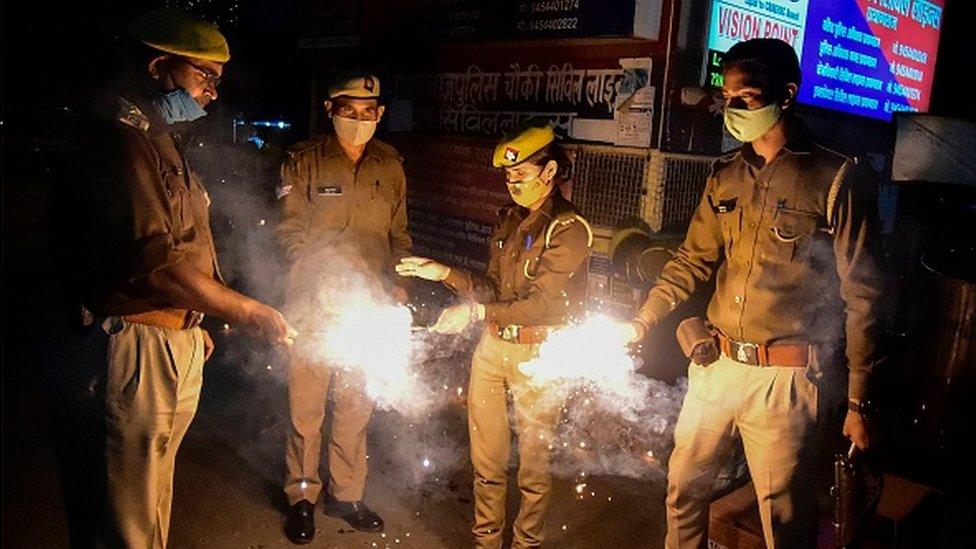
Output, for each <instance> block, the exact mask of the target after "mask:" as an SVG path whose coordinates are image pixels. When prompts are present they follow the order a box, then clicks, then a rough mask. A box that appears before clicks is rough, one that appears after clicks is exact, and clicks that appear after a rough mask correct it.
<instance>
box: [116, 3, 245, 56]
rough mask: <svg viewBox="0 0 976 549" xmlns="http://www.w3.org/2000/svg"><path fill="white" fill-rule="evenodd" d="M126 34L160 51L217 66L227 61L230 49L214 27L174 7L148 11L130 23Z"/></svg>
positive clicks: (215, 26)
mask: <svg viewBox="0 0 976 549" xmlns="http://www.w3.org/2000/svg"><path fill="white" fill-rule="evenodd" d="M128 30H129V34H131V35H132V37H133V38H135V39H136V40H139V41H140V42H142V43H143V44H145V45H147V46H149V47H151V48H155V49H157V50H159V51H162V52H166V53H172V54H174V55H182V56H184V57H195V58H197V59H205V60H207V61H215V62H217V63H226V62H227V61H228V60H230V46H228V45H227V39H226V38H224V35H223V34H221V32H220V30H219V29H217V25H214V24H213V23H209V22H207V21H204V20H203V19H199V18H197V17H194V16H193V15H190V14H189V13H187V12H185V11H183V10H179V9H176V8H158V9H154V10H151V11H147V12H146V13H143V14H142V15H140V16H138V17H136V18H135V19H133V20H132V21H130V22H129V25H128Z"/></svg>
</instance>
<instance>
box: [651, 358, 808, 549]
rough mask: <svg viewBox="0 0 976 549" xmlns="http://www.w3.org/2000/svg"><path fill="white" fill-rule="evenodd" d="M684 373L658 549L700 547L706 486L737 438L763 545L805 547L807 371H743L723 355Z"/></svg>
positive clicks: (704, 544) (704, 526) (753, 368)
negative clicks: (754, 499) (755, 502)
mask: <svg viewBox="0 0 976 549" xmlns="http://www.w3.org/2000/svg"><path fill="white" fill-rule="evenodd" d="M688 368H689V370H688V394H687V395H686V396H685V400H684V404H683V405H682V407H681V413H680V414H679V416H678V423H677V426H676V427H675V432H674V441H675V447H674V452H673V453H672V454H671V460H670V462H669V465H668V490H667V523H668V533H667V539H666V540H665V546H666V547H668V548H690V547H692V548H704V547H707V546H708V516H709V515H708V513H709V503H710V501H711V499H712V487H713V484H714V482H715V478H716V476H717V473H718V471H719V469H720V467H721V465H722V464H723V461H724V459H725V458H726V457H727V456H728V454H729V450H730V447H731V445H732V444H733V443H734V442H735V440H736V439H737V438H740V437H741V439H742V445H743V448H744V450H745V455H746V461H747V463H748V466H749V473H750V475H751V476H752V481H753V484H754V485H755V488H756V496H757V499H758V501H759V515H760V518H761V519H762V527H763V534H764V536H765V539H766V546H767V547H769V548H770V549H774V548H778V547H782V548H788V549H794V548H802V547H813V546H814V545H815V542H816V537H817V526H818V525H817V521H818V508H817V487H818V485H819V484H818V483H817V482H816V477H817V466H816V459H817V452H816V449H817V436H818V427H817V424H818V408H820V404H819V403H818V400H819V396H818V389H817V386H816V385H814V384H813V382H811V381H810V380H809V379H807V369H806V368H787V367H767V368H761V367H757V366H749V365H745V364H740V363H738V362H735V361H733V360H732V359H730V358H728V357H726V356H724V355H723V356H722V357H721V358H719V360H718V361H717V362H715V363H713V364H711V365H709V366H707V367H702V366H698V365H696V364H694V363H692V364H691V365H690V366H689V367H688Z"/></svg>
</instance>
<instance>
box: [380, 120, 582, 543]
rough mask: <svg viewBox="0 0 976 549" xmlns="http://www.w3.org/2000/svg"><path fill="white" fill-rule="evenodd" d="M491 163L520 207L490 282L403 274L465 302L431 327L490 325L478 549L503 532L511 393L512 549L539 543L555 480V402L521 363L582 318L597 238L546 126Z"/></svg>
mask: <svg viewBox="0 0 976 549" xmlns="http://www.w3.org/2000/svg"><path fill="white" fill-rule="evenodd" d="M493 164H494V166H495V167H496V168H503V169H504V170H505V174H506V180H507V187H508V191H509V193H510V194H511V196H512V199H513V200H514V201H515V204H513V205H510V206H507V207H505V208H503V209H502V210H501V211H500V212H499V219H498V223H497V225H496V226H495V230H494V232H493V234H492V236H491V239H490V246H491V248H490V251H489V261H488V269H487V272H486V273H485V275H477V274H475V273H470V272H465V271H462V270H459V269H455V268H451V267H448V266H446V265H442V264H440V263H437V262H434V261H431V260H430V259H427V258H420V257H408V258H404V259H403V260H401V262H400V264H399V265H398V266H397V272H398V273H399V274H400V275H401V276H412V277H419V278H424V279H427V280H436V281H443V282H444V283H445V284H446V285H447V286H449V287H450V288H452V289H453V290H454V291H455V292H457V293H458V295H459V296H461V297H462V298H464V300H465V302H464V303H462V304H459V305H454V306H452V307H449V308H447V309H445V310H444V311H443V312H442V313H441V315H440V318H439V319H438V321H437V323H436V324H435V325H434V326H433V327H432V328H431V329H432V330H433V331H437V332H442V333H458V332H461V331H462V330H464V329H465V328H466V327H467V326H468V325H469V324H470V323H472V322H475V321H480V320H483V321H485V330H484V334H483V335H482V337H481V340H480V343H479V344H478V347H477V349H476V350H475V351H474V356H473V358H472V364H471V379H470V386H469V395H468V429H469V434H470V439H471V461H472V464H473V466H474V477H475V478H474V499H475V524H474V527H473V528H472V531H473V532H474V535H475V542H476V546H477V547H501V544H502V530H503V528H504V526H505V491H506V484H507V474H506V468H507V465H508V459H509V452H510V444H511V435H510V432H509V422H508V415H507V404H506V390H507V391H510V392H511V395H512V400H513V404H514V411H515V416H516V418H515V419H516V431H517V433H518V437H519V462H520V465H519V470H518V486H519V490H520V491H521V496H522V497H521V505H520V509H519V514H518V517H517V518H516V519H515V525H514V538H513V545H512V546H513V547H537V546H539V544H540V543H541V542H542V538H543V530H544V524H545V517H546V512H547V508H548V503H549V490H550V487H551V477H550V473H549V444H550V442H551V440H552V431H553V428H554V425H555V422H556V420H557V412H558V403H546V402H544V401H543V399H542V398H541V397H542V396H543V390H542V388H541V387H539V386H535V385H533V384H531V383H530V379H529V378H528V377H527V376H526V375H525V374H524V373H522V372H521V371H520V370H519V365H520V364H522V363H524V362H526V361H528V360H531V359H532V358H534V357H535V356H536V355H537V353H538V349H539V344H540V343H542V341H543V340H544V339H545V337H546V335H547V334H548V333H549V332H550V331H551V330H552V329H554V328H557V327H559V326H562V325H565V324H566V323H568V322H570V321H571V320H573V319H574V318H576V317H578V316H580V315H581V313H582V311H583V308H584V303H583V302H584V299H585V292H586V269H587V258H588V256H589V252H590V247H591V246H592V243H593V235H592V232H591V230H590V227H589V225H588V224H587V222H586V220H584V219H583V218H582V217H581V216H580V215H579V214H578V213H577V212H576V210H575V208H574V207H573V205H572V204H571V203H570V202H569V201H568V200H566V199H565V198H564V197H563V195H562V193H561V192H560V191H559V190H558V185H559V184H561V183H565V182H567V181H568V179H569V173H570V168H571V166H570V163H569V161H568V159H567V157H566V154H565V153H564V152H563V150H562V148H561V147H560V145H559V144H558V143H557V142H556V138H555V134H554V133H553V130H552V127H551V126H549V125H540V124H535V123H531V124H528V125H526V126H524V127H522V128H521V129H520V130H517V131H516V132H514V133H513V134H511V135H509V136H506V137H505V138H503V139H502V140H501V142H500V143H499V144H498V145H497V147H496V148H495V152H494V156H493Z"/></svg>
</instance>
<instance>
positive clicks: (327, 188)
mask: <svg viewBox="0 0 976 549" xmlns="http://www.w3.org/2000/svg"><path fill="white" fill-rule="evenodd" d="M315 194H317V195H319V196H342V187H341V186H339V185H319V186H318V187H315Z"/></svg>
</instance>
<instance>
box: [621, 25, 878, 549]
mask: <svg viewBox="0 0 976 549" xmlns="http://www.w3.org/2000/svg"><path fill="white" fill-rule="evenodd" d="M722 69H723V76H724V86H723V88H722V91H723V94H724V95H725V99H726V108H725V125H726V128H727V129H728V131H729V133H731V134H732V135H733V136H734V137H735V138H737V139H739V140H741V141H743V142H744V144H743V146H742V148H741V149H739V150H737V151H735V152H734V153H732V154H729V155H727V156H725V157H722V158H720V159H719V160H718V161H717V162H716V163H715V165H714V166H713V168H712V172H711V174H710V175H709V177H708V181H707V184H706V187H705V192H704V196H703V197H702V200H701V203H700V205H699V207H698V209H697V211H696V212H695V214H694V217H693V218H692V221H691V226H690V227H689V229H688V235H687V237H686V238H685V241H684V243H683V244H682V245H681V247H680V248H679V250H678V252H677V254H676V255H675V258H674V259H672V260H671V261H670V262H669V263H668V264H667V265H666V266H665V267H664V269H663V271H662V273H661V275H660V277H659V278H658V282H657V283H656V284H655V286H654V287H653V288H652V289H651V290H650V292H649V294H648V297H647V301H646V302H645V303H644V305H643V307H641V309H640V312H639V313H638V315H637V318H636V319H635V320H634V321H633V322H632V323H631V324H630V325H629V326H627V327H626V328H625V329H626V330H627V331H629V332H630V337H631V339H634V340H637V339H641V338H642V337H643V335H644V332H645V331H646V329H647V328H649V327H650V326H652V325H654V324H656V323H658V322H659V321H660V320H661V319H662V318H663V317H664V316H665V315H667V314H669V313H670V312H671V311H673V310H674V309H675V308H676V307H677V306H678V305H679V304H680V303H681V302H683V301H684V300H686V299H687V298H688V296H689V295H691V293H692V292H693V291H694V290H695V288H696V287H698V285H699V284H700V283H702V282H705V281H707V280H708V279H709V278H710V277H711V276H712V275H713V274H714V276H715V277H716V282H715V286H716V287H715V294H714V296H713V297H712V300H711V303H710V304H709V307H708V319H709V320H710V321H711V324H712V325H713V326H714V327H715V329H716V330H717V332H718V334H717V337H716V342H717V344H718V347H719V348H720V349H721V356H720V357H719V358H718V359H717V360H715V361H714V362H712V363H711V364H696V363H695V362H692V363H691V364H690V365H689V367H688V368H689V370H688V394H687V396H686V397H685V401H684V404H683V406H682V409H681V414H680V416H679V418H678V423H677V425H676V427H675V433H674V438H675V448H674V451H673V452H672V454H671V458H670V462H669V467H668V495H667V521H668V533H667V540H666V546H667V547H669V548H675V547H682V548H684V547H706V546H707V542H708V531H707V528H708V508H709V503H710V501H711V498H712V486H713V484H714V481H715V478H716V474H717V473H718V470H719V469H720V467H721V465H722V460H723V458H724V457H725V456H726V455H728V454H727V451H728V450H729V448H730V446H731V445H732V444H733V443H735V442H736V440H737V439H741V441H742V444H743V446H744V449H745V455H746V460H747V462H748V465H749V471H750V473H751V476H752V480H753V484H754V486H755V489H756V495H757V497H758V500H759V512H760V517H761V519H762V526H763V532H764V535H765V541H766V546H767V547H770V548H773V547H790V548H793V547H813V546H814V544H815V542H816V537H817V492H818V489H819V485H818V483H817V482H816V480H815V478H816V473H817V467H816V465H817V458H818V456H821V455H830V451H829V448H824V447H821V446H820V444H819V441H818V436H820V435H821V432H822V430H823V429H822V428H823V427H824V419H825V417H828V416H829V415H830V412H831V410H830V408H831V407H834V408H840V404H841V403H842V402H843V391H844V387H845V386H847V396H848V401H849V404H848V412H847V417H846V419H845V421H844V427H843V433H844V435H846V436H848V437H849V438H850V439H851V440H852V441H853V443H854V444H856V445H857V446H858V447H859V448H861V449H865V448H867V447H868V445H869V443H870V438H869V436H868V430H867V428H866V424H865V421H864V418H863V417H862V415H861V411H862V408H863V406H864V403H865V400H866V399H867V398H868V397H869V394H870V393H869V391H870V389H871V387H872V385H873V382H872V380H873V377H874V372H875V371H876V370H878V369H879V368H877V366H878V365H879V364H880V363H881V359H882V353H881V349H880V347H879V344H878V342H879V331H880V328H881V321H880V320H881V318H880V317H881V315H880V312H879V309H880V298H881V292H882V280H881V274H880V272H879V270H878V268H877V266H876V264H875V263H874V257H876V254H875V253H874V252H873V247H874V245H875V244H876V238H875V234H876V233H875V229H876V219H875V218H876V215H875V213H876V211H877V198H876V191H875V188H874V186H873V185H872V184H871V182H870V181H867V180H865V179H863V178H861V177H859V171H860V168H859V167H858V166H857V161H856V160H855V159H853V158H850V157H847V156H845V155H842V154H840V153H837V152H834V151H831V150H830V149H827V148H825V147H823V146H820V145H818V144H816V143H815V142H814V141H813V140H812V138H811V135H810V133H809V131H808V130H807V129H806V127H805V126H804V125H803V123H802V122H801V121H800V120H799V119H797V118H795V117H794V115H793V111H794V110H795V108H796V105H795V103H796V94H797V89H798V87H799V85H800V80H801V75H800V66H799V62H798V60H797V57H796V53H795V52H794V51H793V49H792V48H791V47H790V46H789V45H787V44H786V43H785V42H781V41H779V40H773V39H755V40H749V41H747V42H743V43H740V44H737V45H735V46H733V47H732V48H731V49H729V51H728V52H727V53H726V55H725V57H724V59H723V63H722ZM845 351H846V361H845ZM845 366H847V368H845ZM835 428H836V426H835ZM839 430H840V429H837V431H839ZM834 433H836V431H834ZM828 434H830V433H828ZM837 434H839V433H837Z"/></svg>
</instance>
